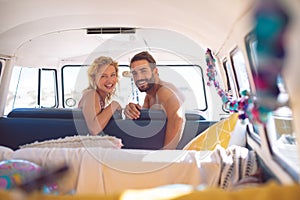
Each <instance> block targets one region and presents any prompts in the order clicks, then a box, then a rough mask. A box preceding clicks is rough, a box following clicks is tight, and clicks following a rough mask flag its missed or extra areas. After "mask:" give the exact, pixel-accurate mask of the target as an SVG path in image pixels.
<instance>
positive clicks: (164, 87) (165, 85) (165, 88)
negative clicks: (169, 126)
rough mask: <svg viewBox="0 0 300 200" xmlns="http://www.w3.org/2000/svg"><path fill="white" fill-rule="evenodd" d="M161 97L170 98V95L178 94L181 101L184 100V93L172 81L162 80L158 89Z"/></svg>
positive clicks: (158, 94)
mask: <svg viewBox="0 0 300 200" xmlns="http://www.w3.org/2000/svg"><path fill="white" fill-rule="evenodd" d="M157 96H158V97H159V98H168V97H170V96H176V97H177V98H178V99H180V100H181V101H183V100H184V95H183V94H182V93H181V92H180V90H179V89H178V88H177V87H176V86H175V85H173V84H172V83H169V82H165V81H161V87H160V88H159V89H158V91H157Z"/></svg>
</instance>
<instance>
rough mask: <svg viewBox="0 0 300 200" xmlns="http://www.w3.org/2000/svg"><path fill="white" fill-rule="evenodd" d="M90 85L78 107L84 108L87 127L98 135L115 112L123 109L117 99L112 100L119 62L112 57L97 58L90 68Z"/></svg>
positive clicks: (93, 133)
mask: <svg viewBox="0 0 300 200" xmlns="http://www.w3.org/2000/svg"><path fill="white" fill-rule="evenodd" d="M88 79H89V86H88V88H87V89H85V90H84V91H83V94H82V97H81V100H80V101H79V104H78V108H81V109H82V112H83V116H84V118H85V121H86V123H87V127H88V129H89V131H90V134H92V135H98V134H99V133H100V132H101V131H102V130H103V129H104V128H105V126H106V125H107V123H108V122H109V120H110V118H111V117H112V115H113V113H114V112H115V111H116V110H121V106H120V104H119V103H118V102H117V101H111V97H112V95H113V94H114V93H115V89H116V84H117V83H118V63H117V62H115V61H113V59H111V58H110V57H105V56H101V57H99V58H96V59H95V60H94V62H93V63H92V65H91V66H90V67H89V69H88Z"/></svg>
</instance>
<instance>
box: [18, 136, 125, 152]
mask: <svg viewBox="0 0 300 200" xmlns="http://www.w3.org/2000/svg"><path fill="white" fill-rule="evenodd" d="M122 146H123V144H122V141H121V139H118V138H116V137H113V136H92V135H86V136H82V135H75V136H67V137H65V138H59V139H53V140H46V141H43V142H34V143H31V144H26V145H22V146H20V148H21V149H23V148H36V147H38V148H44V147H45V148H47V147H56V148H80V147H102V148H114V149H120V148H121V147H122Z"/></svg>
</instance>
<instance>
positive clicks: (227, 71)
mask: <svg viewBox="0 0 300 200" xmlns="http://www.w3.org/2000/svg"><path fill="white" fill-rule="evenodd" d="M223 68H224V71H225V74H226V79H227V87H228V93H229V94H230V95H231V96H232V97H233V99H237V94H236V87H235V84H234V74H233V71H232V68H231V66H230V63H229V62H228V61H227V59H225V60H223Z"/></svg>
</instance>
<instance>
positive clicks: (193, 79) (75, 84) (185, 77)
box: [62, 65, 207, 111]
mask: <svg viewBox="0 0 300 200" xmlns="http://www.w3.org/2000/svg"><path fill="white" fill-rule="evenodd" d="M157 67H158V71H159V76H160V78H161V79H162V80H164V81H168V82H171V83H173V84H174V85H176V87H177V88H179V90H180V91H181V92H182V93H183V94H184V96H185V97H186V98H185V102H184V108H185V109H186V110H196V109H197V110H201V111H205V110H206V109H207V99H206V95H205V85H204V79H203V72H202V69H201V68H200V67H199V66H197V65H158V66H157ZM87 69H88V66H74V65H66V66H64V67H63V68H62V78H63V81H62V83H63V85H62V88H63V102H64V105H63V106H64V107H66V108H77V107H78V101H79V100H80V98H81V95H82V91H83V90H84V89H85V88H87V87H88V78H87ZM144 98H145V93H141V92H140V91H139V90H138V89H137V88H136V86H135V83H134V81H133V79H132V76H131V73H130V69H129V66H127V65H120V66H119V84H118V86H117V89H116V95H115V96H114V97H113V99H115V100H117V101H118V102H119V103H120V105H121V106H122V107H123V108H124V107H125V106H126V105H127V104H128V102H135V103H139V104H141V105H142V104H143V102H144Z"/></svg>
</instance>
